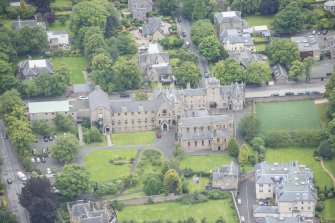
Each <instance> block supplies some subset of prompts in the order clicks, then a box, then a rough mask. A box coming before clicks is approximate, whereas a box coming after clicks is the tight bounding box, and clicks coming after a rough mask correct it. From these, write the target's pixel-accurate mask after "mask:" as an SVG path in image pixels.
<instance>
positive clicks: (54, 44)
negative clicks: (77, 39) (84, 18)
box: [47, 30, 69, 49]
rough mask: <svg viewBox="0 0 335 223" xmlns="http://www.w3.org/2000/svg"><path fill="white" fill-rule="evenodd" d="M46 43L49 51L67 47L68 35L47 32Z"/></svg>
mask: <svg viewBox="0 0 335 223" xmlns="http://www.w3.org/2000/svg"><path fill="white" fill-rule="evenodd" d="M47 35H48V42H49V46H50V48H51V49H54V48H59V47H67V46H68V45H69V34H67V32H66V31H54V30H51V31H48V32H47Z"/></svg>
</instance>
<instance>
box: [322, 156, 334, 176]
mask: <svg viewBox="0 0 335 223" xmlns="http://www.w3.org/2000/svg"><path fill="white" fill-rule="evenodd" d="M323 164H324V165H325V167H326V168H327V170H329V172H331V173H332V175H333V176H334V177H335V159H334V158H333V159H332V160H324V161H323Z"/></svg>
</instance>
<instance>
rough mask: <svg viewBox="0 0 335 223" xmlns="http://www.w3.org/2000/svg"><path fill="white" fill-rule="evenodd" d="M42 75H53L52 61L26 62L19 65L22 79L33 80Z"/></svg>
mask: <svg viewBox="0 0 335 223" xmlns="http://www.w3.org/2000/svg"><path fill="white" fill-rule="evenodd" d="M42 73H45V74H52V73H53V70H52V66H51V61H50V60H45V59H41V60H24V61H21V62H20V63H19V64H18V76H19V77H20V78H21V79H28V80H32V79H34V78H35V77H37V76H38V75H39V74H42Z"/></svg>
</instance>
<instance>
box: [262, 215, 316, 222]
mask: <svg viewBox="0 0 335 223" xmlns="http://www.w3.org/2000/svg"><path fill="white" fill-rule="evenodd" d="M317 222H319V221H317V220H316V218H304V217H302V216H301V215H297V216H295V217H283V218H277V217H271V216H267V217H265V218H261V219H260V220H259V221H258V223H317Z"/></svg>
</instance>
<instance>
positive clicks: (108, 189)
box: [95, 180, 122, 197]
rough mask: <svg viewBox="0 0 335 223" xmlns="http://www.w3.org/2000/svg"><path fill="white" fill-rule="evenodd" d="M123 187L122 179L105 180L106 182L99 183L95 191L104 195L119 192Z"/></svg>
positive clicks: (99, 194)
mask: <svg viewBox="0 0 335 223" xmlns="http://www.w3.org/2000/svg"><path fill="white" fill-rule="evenodd" d="M121 187H122V182H121V181H120V180H118V181H115V182H105V183H99V184H98V186H97V188H96V190H95V193H96V194H97V195H98V196H100V197H101V196H103V195H107V194H108V195H114V194H117V193H118V192H119V190H120V189H121Z"/></svg>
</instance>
